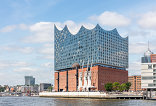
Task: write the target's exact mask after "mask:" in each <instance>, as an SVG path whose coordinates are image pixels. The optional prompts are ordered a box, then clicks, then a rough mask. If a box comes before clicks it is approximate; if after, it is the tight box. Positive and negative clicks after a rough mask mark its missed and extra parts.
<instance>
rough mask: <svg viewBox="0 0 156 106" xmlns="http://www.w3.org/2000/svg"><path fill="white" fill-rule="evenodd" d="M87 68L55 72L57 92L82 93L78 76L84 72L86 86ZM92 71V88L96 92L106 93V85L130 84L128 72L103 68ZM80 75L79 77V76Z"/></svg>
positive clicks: (95, 68) (97, 67)
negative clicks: (116, 83)
mask: <svg viewBox="0 0 156 106" xmlns="http://www.w3.org/2000/svg"><path fill="white" fill-rule="evenodd" d="M86 71H87V68H83V70H82V69H72V70H68V71H57V72H55V79H54V82H55V86H54V89H55V91H81V90H82V88H80V89H78V85H79V82H78V78H77V77H78V76H79V74H80V72H82V86H83V85H84V73H85V72H86ZM90 71H91V86H93V87H94V89H92V90H94V91H105V89H104V85H105V84H106V83H113V82H119V83H120V84H122V83H126V82H128V71H126V70H121V69H115V68H109V67H102V66H99V65H97V66H93V67H92V69H91V70H90ZM77 73H78V75H77Z"/></svg>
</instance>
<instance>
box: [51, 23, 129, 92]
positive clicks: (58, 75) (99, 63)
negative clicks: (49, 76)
mask: <svg viewBox="0 0 156 106" xmlns="http://www.w3.org/2000/svg"><path fill="white" fill-rule="evenodd" d="M54 36H55V53H54V54H55V57H54V60H55V61H54V65H55V79H54V82H55V87H54V89H55V91H90V90H94V91H104V90H105V89H104V85H105V84H106V83H108V82H112V83H113V82H119V83H121V84H122V83H125V82H128V71H126V68H128V37H126V38H122V37H121V36H120V35H119V34H118V32H117V30H116V29H113V30H111V31H106V30H104V29H102V28H101V27H100V26H99V25H96V27H95V28H93V29H91V30H89V29H86V28H85V27H83V26H82V27H81V28H80V30H79V32H78V33H77V34H75V35H73V34H71V33H70V32H69V30H68V28H67V26H65V27H64V29H63V30H58V29H57V28H56V26H55V28H54Z"/></svg>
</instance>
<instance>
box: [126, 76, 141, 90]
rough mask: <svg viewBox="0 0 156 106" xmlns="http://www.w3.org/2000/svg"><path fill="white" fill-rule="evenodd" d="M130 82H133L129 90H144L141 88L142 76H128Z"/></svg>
mask: <svg viewBox="0 0 156 106" xmlns="http://www.w3.org/2000/svg"><path fill="white" fill-rule="evenodd" d="M128 82H130V83H131V87H130V89H129V91H135V92H136V91H142V90H143V89H141V76H140V75H139V76H128Z"/></svg>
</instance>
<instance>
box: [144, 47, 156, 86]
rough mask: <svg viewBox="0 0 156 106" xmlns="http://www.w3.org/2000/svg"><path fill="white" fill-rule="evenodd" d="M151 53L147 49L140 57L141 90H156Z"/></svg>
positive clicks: (155, 67)
mask: <svg viewBox="0 0 156 106" xmlns="http://www.w3.org/2000/svg"><path fill="white" fill-rule="evenodd" d="M152 55H153V52H151V51H150V49H148V50H147V51H146V52H145V53H144V57H142V61H141V62H142V63H141V88H156V62H153V61H152V58H151V56H152Z"/></svg>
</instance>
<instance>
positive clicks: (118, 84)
mask: <svg viewBox="0 0 156 106" xmlns="http://www.w3.org/2000/svg"><path fill="white" fill-rule="evenodd" d="M119 86H120V83H119V82H114V83H113V90H114V91H117V90H119Z"/></svg>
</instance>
